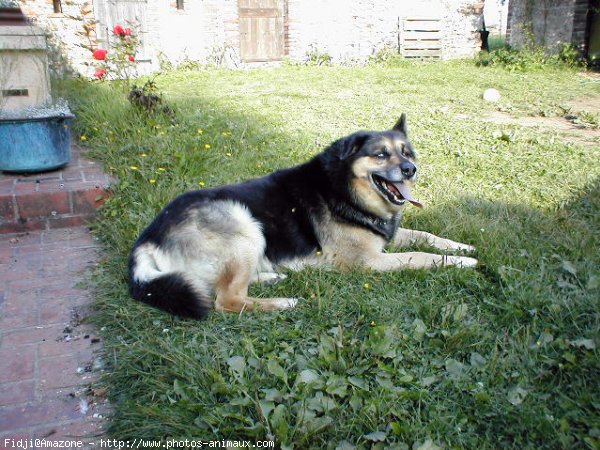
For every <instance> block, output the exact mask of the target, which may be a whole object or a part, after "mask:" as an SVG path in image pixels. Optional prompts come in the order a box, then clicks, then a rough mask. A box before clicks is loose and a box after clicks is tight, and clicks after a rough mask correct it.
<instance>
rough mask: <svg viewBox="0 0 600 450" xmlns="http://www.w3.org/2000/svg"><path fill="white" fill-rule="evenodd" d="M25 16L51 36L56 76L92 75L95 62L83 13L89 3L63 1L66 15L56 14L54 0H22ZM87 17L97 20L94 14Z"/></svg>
mask: <svg viewBox="0 0 600 450" xmlns="http://www.w3.org/2000/svg"><path fill="white" fill-rule="evenodd" d="M19 5H20V7H21V10H22V11H23V13H24V14H25V16H26V17H27V18H28V19H29V20H31V21H32V22H33V23H34V24H36V25H38V26H39V27H40V28H42V29H44V30H45V31H46V33H47V40H48V46H49V47H50V52H49V55H48V56H49V65H50V71H51V72H52V73H54V74H59V75H62V74H65V73H66V74H74V73H84V74H90V73H91V71H92V68H91V67H90V66H88V64H90V63H92V57H91V53H90V51H89V50H87V49H86V48H84V47H82V45H87V44H89V42H88V40H87V39H86V38H85V37H84V36H83V35H82V34H81V33H83V20H84V17H86V15H84V14H83V12H85V11H86V10H87V9H90V6H89V3H88V2H86V0H69V1H68V2H66V1H63V2H61V6H62V12H59V13H55V12H54V6H53V2H52V0H19ZM87 17H90V18H92V17H93V11H92V12H91V14H90V15H87Z"/></svg>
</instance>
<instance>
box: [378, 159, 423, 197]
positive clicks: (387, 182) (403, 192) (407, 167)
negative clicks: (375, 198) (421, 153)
mask: <svg viewBox="0 0 600 450" xmlns="http://www.w3.org/2000/svg"><path fill="white" fill-rule="evenodd" d="M416 174H417V166H415V165H414V164H413V163H412V162H410V161H403V162H402V163H401V164H400V165H399V166H396V167H394V168H392V169H389V170H385V171H381V172H373V173H371V179H372V181H373V184H374V185H375V187H376V188H377V190H378V191H379V192H380V193H381V195H382V196H383V197H384V198H386V199H387V200H388V201H389V202H390V203H393V204H394V205H403V204H404V202H405V201H409V202H410V203H412V204H413V205H415V206H416V207H418V208H422V207H423V205H422V204H421V202H419V201H418V200H417V199H415V198H413V197H412V195H411V193H410V187H409V186H408V184H407V183H406V181H410V182H414V180H415V178H416Z"/></svg>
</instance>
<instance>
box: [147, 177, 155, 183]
mask: <svg viewBox="0 0 600 450" xmlns="http://www.w3.org/2000/svg"><path fill="white" fill-rule="evenodd" d="M148 181H149V182H150V183H152V184H154V183H156V180H155V179H154V178H150V179H149V180H148Z"/></svg>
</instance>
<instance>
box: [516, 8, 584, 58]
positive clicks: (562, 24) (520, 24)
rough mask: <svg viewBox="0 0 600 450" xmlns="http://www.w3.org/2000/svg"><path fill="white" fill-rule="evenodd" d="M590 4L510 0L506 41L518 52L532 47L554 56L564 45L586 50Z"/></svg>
mask: <svg viewBox="0 0 600 450" xmlns="http://www.w3.org/2000/svg"><path fill="white" fill-rule="evenodd" d="M589 7H590V2H589V0H543V1H542V0H510V3H509V15H508V31H507V41H508V43H509V45H511V46H513V47H516V48H519V47H523V46H526V45H528V44H530V43H532V38H533V39H534V40H535V43H537V44H539V45H541V46H543V47H545V48H546V49H547V51H548V52H550V53H555V52H557V51H558V50H559V49H560V45H561V44H563V43H567V44H573V45H574V46H575V47H577V48H579V49H580V51H582V52H583V53H584V52H585V50H586V41H587V36H586V28H587V15H588V11H589Z"/></svg>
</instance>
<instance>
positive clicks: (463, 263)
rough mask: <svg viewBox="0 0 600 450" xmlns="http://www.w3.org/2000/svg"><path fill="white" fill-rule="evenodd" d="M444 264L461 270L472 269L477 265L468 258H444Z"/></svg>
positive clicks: (477, 262) (473, 260)
mask: <svg viewBox="0 0 600 450" xmlns="http://www.w3.org/2000/svg"><path fill="white" fill-rule="evenodd" d="M444 259H445V261H444V263H445V264H447V265H449V266H457V267H461V268H467V267H469V268H472V267H476V266H477V264H479V261H477V260H476V259H475V258H469V257H468V256H446V257H445V258H444Z"/></svg>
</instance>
